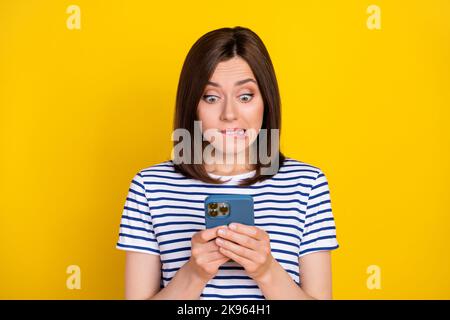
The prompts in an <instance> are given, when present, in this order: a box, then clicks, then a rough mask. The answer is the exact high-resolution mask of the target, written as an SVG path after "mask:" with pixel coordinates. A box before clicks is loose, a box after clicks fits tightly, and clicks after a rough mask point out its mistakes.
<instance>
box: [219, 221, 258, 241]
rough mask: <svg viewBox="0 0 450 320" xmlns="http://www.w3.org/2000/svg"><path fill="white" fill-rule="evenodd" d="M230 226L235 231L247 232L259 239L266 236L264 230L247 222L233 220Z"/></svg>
mask: <svg viewBox="0 0 450 320" xmlns="http://www.w3.org/2000/svg"><path fill="white" fill-rule="evenodd" d="M228 227H229V228H230V229H231V230H233V231H235V232H238V233H242V234H245V235H247V236H249V237H252V238H254V239H257V240H263V239H264V237H265V233H264V232H263V230H261V229H260V228H258V227H255V226H248V225H246V224H242V223H237V222H233V223H230V225H229V226H228Z"/></svg>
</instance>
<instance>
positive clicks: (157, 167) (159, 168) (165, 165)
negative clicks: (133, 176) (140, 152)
mask: <svg viewBox="0 0 450 320" xmlns="http://www.w3.org/2000/svg"><path fill="white" fill-rule="evenodd" d="M171 172H175V169H174V166H173V162H172V160H166V161H162V162H159V163H156V164H153V165H150V166H147V167H144V168H141V169H140V170H139V172H138V175H141V176H142V175H145V174H147V175H148V174H152V173H154V174H161V175H164V173H171Z"/></svg>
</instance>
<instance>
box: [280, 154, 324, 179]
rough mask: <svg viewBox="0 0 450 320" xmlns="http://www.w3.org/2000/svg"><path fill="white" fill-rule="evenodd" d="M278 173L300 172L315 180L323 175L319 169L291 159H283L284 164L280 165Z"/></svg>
mask: <svg viewBox="0 0 450 320" xmlns="http://www.w3.org/2000/svg"><path fill="white" fill-rule="evenodd" d="M279 172H286V173H287V172H301V173H305V174H308V176H314V177H316V178H317V177H318V176H319V175H320V174H323V171H322V170H321V169H320V168H319V167H317V166H315V165H313V164H311V163H307V162H304V161H301V160H298V159H294V158H291V157H286V158H285V160H284V162H283V163H282V164H281V165H280V170H279Z"/></svg>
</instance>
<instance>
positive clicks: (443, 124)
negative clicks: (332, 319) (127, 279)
mask: <svg viewBox="0 0 450 320" xmlns="http://www.w3.org/2000/svg"><path fill="white" fill-rule="evenodd" d="M71 4H76V5H78V6H79V7H80V9H81V30H69V29H68V28H67V27H66V20H67V18H68V17H69V14H67V13H66V9H67V7H68V6H69V5H71ZM371 4H376V5H378V6H379V7H380V8H381V27H382V28H381V30H369V29H368V28H367V26H366V20H367V18H368V16H369V15H368V14H367V13H366V9H367V7H368V6H369V5H371ZM236 25H241V26H246V27H249V28H251V29H252V30H254V31H255V32H256V33H257V34H258V35H259V36H260V37H261V38H262V39H263V41H264V42H265V44H266V46H267V48H268V50H269V52H270V54H271V57H272V59H273V63H274V66H275V70H276V72H277V77H278V80H279V85H280V90H281V96H282V102H283V115H282V116H283V129H282V150H283V151H284V152H285V154H287V155H288V156H290V157H293V158H296V159H298V160H301V161H305V162H307V163H310V164H312V165H315V166H318V167H320V168H321V169H322V170H323V171H324V172H325V174H326V175H327V177H328V179H329V183H330V188H331V198H332V205H333V209H334V214H335V218H336V224H337V232H338V241H339V243H340V246H341V248H340V249H338V250H337V251H335V252H334V253H333V276H334V279H333V282H334V297H335V298H336V299H348V298H352V299H393V298H405V299H413V298H414V299H422V298H423V299H430V298H436V299H444V298H445V299H449V298H450V275H449V270H450V257H449V252H450V250H449V248H448V246H449V244H450V241H449V240H450V233H449V232H450V227H449V226H450V217H449V213H450V212H449V211H450V210H449V190H450V182H449V181H450V180H449V178H450V176H449V175H450V150H449V149H450V129H449V116H450V115H449V107H450V90H449V89H450V2H449V1H446V0H442V1H437V0H434V1H379V0H377V1H359V0H358V1H356V0H355V1H329V2H327V1H325V2H324V1H289V2H287V1H286V2H284V1H260V0H259V1H242V0H241V1H225V2H224V1H219V2H214V1H175V2H173V1H163V2H153V1H135V2H133V1H78V0H77V1H74V2H72V1H13V0H10V1H5V0H2V1H1V2H0V130H1V131H0V137H1V142H0V201H1V206H0V210H1V211H0V213H1V215H0V219H1V220H0V233H1V235H0V250H1V254H0V256H1V258H0V260H1V261H0V298H4V299H5V298H8V299H9V298H24V299H31V298H39V299H47V298H53V299H68V298H70V299H91V298H94V299H100V298H102V299H103V298H104V299H121V298H122V297H123V289H124V283H123V271H124V253H123V252H122V251H119V250H117V249H115V243H116V241H117V236H118V226H119V222H120V221H119V219H120V215H121V212H122V207H123V205H124V202H125V197H126V193H127V190H128V187H129V183H130V181H131V178H132V177H133V175H134V174H135V173H136V172H137V171H138V170H140V169H142V168H144V167H147V166H149V165H152V164H155V163H157V162H160V161H164V160H166V159H167V158H168V157H170V151H171V141H170V134H171V130H172V127H171V125H172V117H173V109H174V102H175V93H176V87H177V83H178V77H179V73H180V70H181V66H182V63H183V61H184V58H185V56H186V54H187V52H188V50H189V49H190V47H191V46H192V44H193V43H194V42H195V41H196V40H197V39H198V38H199V37H200V36H201V35H203V34H204V33H206V32H208V31H210V30H213V29H216V28H220V27H225V26H226V27H233V26H236ZM69 265H78V266H80V268H81V289H80V290H69V289H67V288H66V279H67V277H68V276H69V275H68V274H67V273H66V268H67V267H68V266H69ZM370 265H377V266H379V267H380V268H381V286H382V287H381V289H380V290H369V289H368V288H367V286H366V280H367V278H368V276H369V275H368V274H367V272H366V271H367V267H368V266H370Z"/></svg>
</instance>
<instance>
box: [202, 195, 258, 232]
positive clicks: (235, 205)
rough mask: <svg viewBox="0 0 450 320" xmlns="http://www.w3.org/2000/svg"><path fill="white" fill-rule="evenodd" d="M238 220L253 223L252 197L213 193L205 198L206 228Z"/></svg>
mask: <svg viewBox="0 0 450 320" xmlns="http://www.w3.org/2000/svg"><path fill="white" fill-rule="evenodd" d="M232 222H238V223H242V224H246V225H249V226H253V225H255V217H254V211H253V197H252V196H250V195H243V194H214V195H210V196H208V197H207V198H206V199H205V225H206V229H210V228H214V227H217V226H222V225H228V224H230V223H232Z"/></svg>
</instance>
